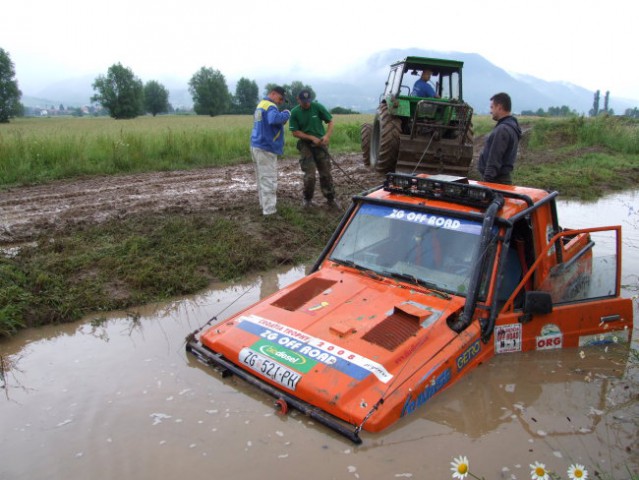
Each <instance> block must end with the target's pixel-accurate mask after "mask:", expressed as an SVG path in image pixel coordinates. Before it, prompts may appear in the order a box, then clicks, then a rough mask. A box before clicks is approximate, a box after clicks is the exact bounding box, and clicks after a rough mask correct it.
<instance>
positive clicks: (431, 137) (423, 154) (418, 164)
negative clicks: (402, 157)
mask: <svg viewBox="0 0 639 480" xmlns="http://www.w3.org/2000/svg"><path fill="white" fill-rule="evenodd" d="M431 143H433V135H431V136H430V140H428V145H426V148H425V149H424V153H422V156H421V157H420V158H419V161H418V162H417V164H416V165H415V168H413V171H412V172H410V174H411V175H415V172H416V171H417V169H418V168H419V166H420V165H421V163H422V160H424V157H425V156H426V152H428V149H429V148H430V144H431Z"/></svg>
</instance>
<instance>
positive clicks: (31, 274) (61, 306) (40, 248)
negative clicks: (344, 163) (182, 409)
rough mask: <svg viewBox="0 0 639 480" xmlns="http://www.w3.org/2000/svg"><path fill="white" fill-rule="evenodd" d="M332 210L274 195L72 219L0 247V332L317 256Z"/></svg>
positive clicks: (331, 226) (201, 286) (76, 316)
mask: <svg viewBox="0 0 639 480" xmlns="http://www.w3.org/2000/svg"><path fill="white" fill-rule="evenodd" d="M337 222H338V218H337V217H336V216H335V214H334V213H332V212H329V211H327V210H322V209H314V210H312V211H310V212H307V211H304V212H301V211H300V210H299V208H298V207H294V206H292V205H286V204H283V205H281V206H280V209H279V214H278V215H276V216H273V217H263V216H262V215H261V212H260V211H259V210H258V208H257V207H256V206H255V207H245V208H237V209H231V210H228V211H225V212H222V213H219V214H216V215H210V214H206V215H203V214H190V215H184V214H162V215H153V216H149V215H148V214H146V215H143V216H138V217H131V218H128V219H125V220H119V221H111V222H108V223H105V224H101V225H93V226H84V227H78V228H77V229H75V230H72V231H68V232H65V233H64V234H62V235H59V236H56V237H55V238H53V239H51V238H49V237H43V238H41V239H39V240H38V241H37V242H36V245H37V246H27V247H23V248H22V249H21V250H20V251H19V253H18V254H17V255H15V256H13V257H10V258H6V257H0V336H10V335H12V334H14V333H15V332H17V331H18V330H19V329H21V328H25V327H33V326H38V325H43V324H51V323H61V322H68V321H74V320H77V319H80V318H81V317H83V316H84V315H86V314H88V313H90V312H96V311H106V310H115V309H124V308H127V307H131V306H135V305H141V304H144V303H148V302H151V301H157V300H166V299H170V298H172V297H175V296H178V295H184V294H189V293H193V292H197V291H199V290H202V289H204V288H206V287H207V286H208V285H209V284H210V283H211V282H212V281H216V280H232V279H237V278H240V277H242V276H243V275H246V274H247V273H248V272H256V271H264V270H267V269H271V268H273V267H275V266H278V265H282V264H297V263H299V262H302V261H308V260H309V259H311V258H313V257H314V256H316V255H317V254H318V253H319V252H320V251H321V249H322V247H323V246H324V244H325V242H326V239H327V238H328V237H329V236H330V234H331V233H332V232H333V230H334V229H335V227H336V226H337Z"/></svg>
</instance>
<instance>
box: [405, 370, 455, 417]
mask: <svg viewBox="0 0 639 480" xmlns="http://www.w3.org/2000/svg"><path fill="white" fill-rule="evenodd" d="M450 379H451V372H450V368H447V369H446V370H444V371H443V372H441V373H440V374H439V375H437V376H436V377H433V378H432V380H431V381H430V382H426V384H424V388H423V389H422V390H421V391H419V392H418V393H416V394H415V395H412V394H409V395H408V396H407V397H406V401H405V402H404V408H402V414H401V415H400V416H402V417H404V416H406V415H410V414H411V413H413V412H414V411H415V410H417V408H419V407H421V406H422V405H423V404H425V403H426V402H427V401H428V400H429V399H431V398H432V397H433V396H434V395H435V394H436V393H437V392H439V391H440V390H441V389H442V388H444V386H446V384H447V383H448V382H450Z"/></svg>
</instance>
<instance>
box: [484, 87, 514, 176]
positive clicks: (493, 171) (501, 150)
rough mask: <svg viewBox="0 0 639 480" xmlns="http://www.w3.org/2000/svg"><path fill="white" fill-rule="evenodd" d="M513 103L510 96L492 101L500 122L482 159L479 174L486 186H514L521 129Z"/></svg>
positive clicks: (506, 95) (489, 138)
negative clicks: (513, 111) (496, 184)
mask: <svg viewBox="0 0 639 480" xmlns="http://www.w3.org/2000/svg"><path fill="white" fill-rule="evenodd" d="M511 109H512V103H511V100H510V96H509V95H508V94H507V93H497V94H496V95H493V96H492V98H491V99H490V114H491V116H492V117H493V120H495V121H496V122H497V125H495V128H494V129H493V131H492V132H491V133H490V135H489V136H488V139H487V140H486V143H485V145H484V149H483V150H482V152H481V154H480V155H479V164H478V166H477V167H478V170H479V173H480V174H481V177H482V179H483V180H484V181H485V182H492V183H503V184H506V185H512V183H513V181H512V176H511V173H512V171H513V168H514V167H515V159H516V158H517V147H518V145H519V139H520V138H521V128H519V123H518V122H517V119H516V118H515V117H513V116H512V115H511V114H510V111H511Z"/></svg>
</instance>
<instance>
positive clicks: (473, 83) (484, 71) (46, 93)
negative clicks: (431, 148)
mask: <svg viewBox="0 0 639 480" xmlns="http://www.w3.org/2000/svg"><path fill="white" fill-rule="evenodd" d="M410 55H413V56H422V57H431V58H446V59H452V60H460V61H463V62H464V70H463V79H464V99H465V100H466V101H467V102H468V103H469V104H470V105H471V106H472V107H473V108H474V110H475V112H476V113H478V114H486V113H488V108H489V102H490V100H489V99H490V97H491V96H492V95H494V94H495V93H497V92H499V91H503V92H507V93H508V94H510V96H511V98H512V100H513V112H515V113H519V112H521V111H523V110H532V111H537V110H538V109H539V108H542V109H544V110H547V109H548V108H549V107H562V106H568V107H569V108H570V109H571V110H575V111H576V112H577V113H578V114H585V115H587V114H588V112H589V111H590V109H592V107H593V100H594V93H595V92H594V91H590V90H587V89H585V88H583V87H580V86H577V85H574V84H571V83H566V82H549V81H545V80H541V79H539V78H535V77H532V76H529V75H523V74H513V73H509V72H507V71H506V70H504V69H502V68H500V67H499V66H497V65H494V64H493V63H491V62H489V61H488V60H486V59H485V58H484V57H482V56H481V55H479V54H476V53H461V52H440V51H433V50H422V49H416V48H412V49H390V50H384V51H381V52H378V53H376V54H374V55H372V56H370V57H369V58H368V59H366V60H365V61H363V62H362V63H361V64H357V65H354V66H353V69H352V70H350V71H348V72H346V73H342V74H339V75H336V76H335V77H333V78H331V79H330V80H327V79H320V78H313V77H309V76H306V75H304V73H303V72H302V73H297V74H294V75H293V77H292V78H291V75H290V74H289V75H288V76H286V75H281V76H279V77H278V76H275V77H273V76H271V77H268V78H254V79H251V80H254V81H255V82H256V83H257V84H258V86H259V87H260V89H262V88H263V87H264V86H265V85H266V84H267V83H280V84H290V83H291V82H292V81H296V80H299V81H301V82H303V83H304V84H307V85H310V86H311V87H312V88H313V90H314V91H315V93H316V94H317V97H318V100H319V101H321V102H322V103H323V104H324V105H325V106H326V107H328V108H333V107H336V106H341V107H344V108H350V109H352V110H355V111H358V112H362V113H369V112H374V111H375V109H376V108H377V104H378V102H379V98H380V94H381V93H382V91H383V89H384V82H385V81H386V78H387V76H388V69H389V65H390V64H392V63H394V62H396V61H397V60H401V59H403V58H405V57H407V56H410ZM222 73H224V72H222ZM98 75H100V74H95V75H87V76H83V77H76V78H71V79H67V80H65V81H62V82H56V83H52V84H51V85H49V86H47V87H46V88H44V89H42V90H41V91H39V92H24V94H23V97H22V102H23V103H24V104H25V105H26V106H30V107H46V106H51V105H55V106H57V105H60V104H63V105H65V106H82V105H87V104H89V103H90V101H89V99H90V97H91V96H92V95H93V94H94V93H95V92H94V91H93V88H92V84H93V82H94V80H95V79H96V78H97V77H98ZM157 80H158V81H159V82H160V83H162V84H163V85H164V86H165V87H166V88H167V89H168V90H169V102H170V103H171V104H172V105H173V107H175V108H190V107H191V106H192V104H193V101H192V98H191V95H190V94H189V92H188V88H187V83H188V79H187V80H180V79H175V78H165V79H162V78H160V79H157ZM237 80H238V79H230V80H229V81H228V82H227V83H228V84H229V90H230V91H231V92H235V82H237ZM604 95H605V90H604V89H602V91H601V100H600V105H599V106H600V108H603V106H604V105H603V98H604ZM638 103H639V102H638V101H636V100H631V99H623V98H616V97H614V92H611V96H610V104H609V108H611V109H613V110H614V112H615V113H616V114H623V113H624V111H625V110H626V109H628V108H634V107H636V106H637V104H638Z"/></svg>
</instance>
